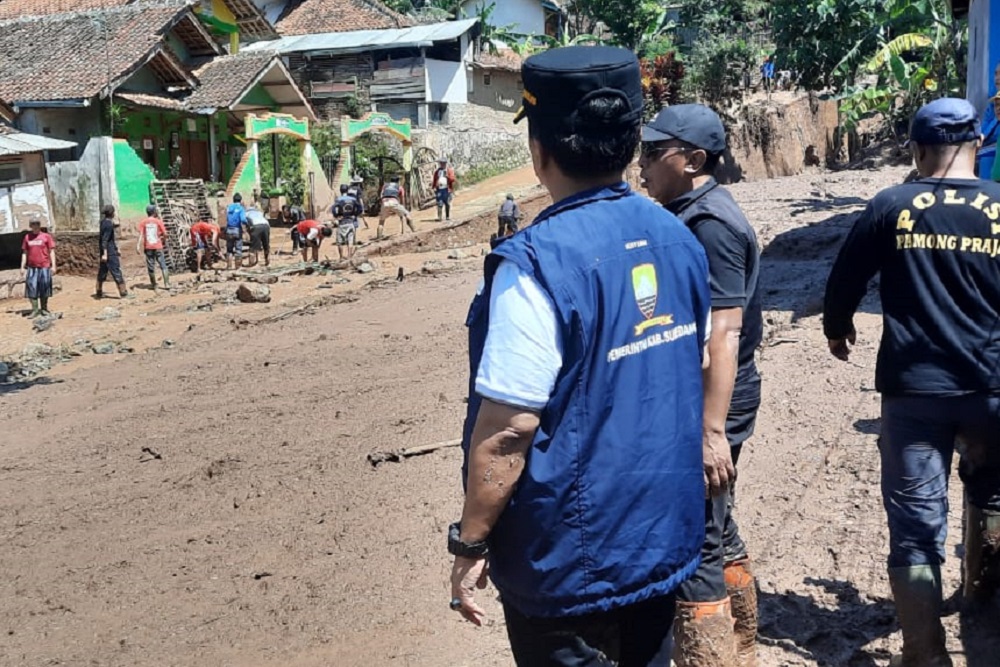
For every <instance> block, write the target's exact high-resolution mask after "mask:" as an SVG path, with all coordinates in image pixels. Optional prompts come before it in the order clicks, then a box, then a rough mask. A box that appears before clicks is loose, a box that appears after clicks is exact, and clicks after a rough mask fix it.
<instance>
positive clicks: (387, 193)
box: [375, 176, 417, 239]
mask: <svg viewBox="0 0 1000 667" xmlns="http://www.w3.org/2000/svg"><path fill="white" fill-rule="evenodd" d="M405 199H406V190H405V189H404V188H403V186H402V185H400V183H399V176H393V177H392V178H391V179H389V182H388V183H386V184H385V185H384V186H382V208H381V209H380V210H379V213H378V231H377V232H376V233H375V238H377V239H380V238H382V236H383V234H382V231H383V230H384V229H385V221H386V218H388V217H389V216H390V215H398V216H399V233H400V234H402V233H403V232H404V231H406V229H405V227H404V226H403V225H406V226H407V227H409V228H410V231H411V232H415V231H417V229H416V227H414V226H413V220H412V219H411V218H410V212H409V211H407V210H406V208H405V207H404V206H403V201H405Z"/></svg>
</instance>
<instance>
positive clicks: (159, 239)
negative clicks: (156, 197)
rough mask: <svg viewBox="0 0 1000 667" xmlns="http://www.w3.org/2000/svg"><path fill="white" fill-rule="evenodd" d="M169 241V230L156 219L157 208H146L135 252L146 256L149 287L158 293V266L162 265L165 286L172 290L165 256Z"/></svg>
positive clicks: (151, 206)
mask: <svg viewBox="0 0 1000 667" xmlns="http://www.w3.org/2000/svg"><path fill="white" fill-rule="evenodd" d="M166 240H167V228H166V227H165V226H164V225H163V221H162V220H160V219H159V218H157V217H156V207H155V206H153V205H152V204H150V205H149V206H147V207H146V218H145V219H144V220H143V221H142V222H140V223H139V238H138V240H137V241H136V242H135V251H136V252H137V253H141V252H145V254H146V273H148V274H149V286H150V288H151V289H152V290H153V291H154V292H155V291H156V265H157V264H159V265H160V273H162V274H163V286H164V287H166V288H167V289H170V272H169V271H167V258H166V256H164V254H163V248H164V243H165V242H166Z"/></svg>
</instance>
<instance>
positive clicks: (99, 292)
mask: <svg viewBox="0 0 1000 667" xmlns="http://www.w3.org/2000/svg"><path fill="white" fill-rule="evenodd" d="M94 298H95V299H103V298H104V283H102V282H101V281H100V280H98V281H97V288H96V289H95V290H94Z"/></svg>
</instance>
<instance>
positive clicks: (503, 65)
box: [472, 49, 524, 72]
mask: <svg viewBox="0 0 1000 667" xmlns="http://www.w3.org/2000/svg"><path fill="white" fill-rule="evenodd" d="M523 62H524V60H523V59H522V58H521V56H519V55H517V53H515V52H514V51H513V50H511V49H500V50H499V51H497V52H496V53H495V54H493V53H490V52H488V51H483V52H482V53H480V54H479V55H478V56H477V57H476V60H475V62H473V63H472V65H473V67H480V68H482V69H498V70H506V71H508V72H520V71H521V65H522V63H523Z"/></svg>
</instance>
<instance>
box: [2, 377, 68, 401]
mask: <svg viewBox="0 0 1000 667" xmlns="http://www.w3.org/2000/svg"><path fill="white" fill-rule="evenodd" d="M62 382H63V380H53V379H52V378H49V377H44V376H39V377H35V378H31V379H30V380H22V381H19V382H0V397H2V396H7V395H9V394H15V393H17V392H19V391H24V390H25V389H31V388H32V387H35V386H39V385H49V384H62Z"/></svg>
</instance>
